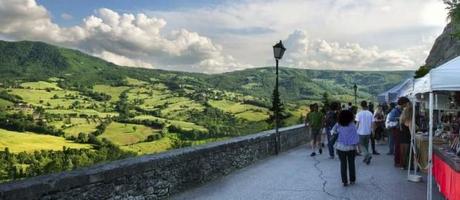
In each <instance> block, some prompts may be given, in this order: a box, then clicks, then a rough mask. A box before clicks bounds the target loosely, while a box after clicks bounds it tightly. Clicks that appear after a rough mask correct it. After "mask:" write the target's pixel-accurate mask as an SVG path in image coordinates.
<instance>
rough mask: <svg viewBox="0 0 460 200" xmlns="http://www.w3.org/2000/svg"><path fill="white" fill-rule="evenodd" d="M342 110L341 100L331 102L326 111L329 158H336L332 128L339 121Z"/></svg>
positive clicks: (325, 121) (325, 123)
mask: <svg viewBox="0 0 460 200" xmlns="http://www.w3.org/2000/svg"><path fill="white" fill-rule="evenodd" d="M339 111H340V103H339V102H331V104H330V105H329V110H328V111H327V112H326V116H325V117H324V128H325V129H326V135H327V138H326V139H327V147H328V150H329V158H330V159H334V157H335V152H334V146H333V145H334V143H333V142H332V141H331V134H330V132H331V130H332V128H333V127H334V125H335V124H336V123H337V119H338V114H339Z"/></svg>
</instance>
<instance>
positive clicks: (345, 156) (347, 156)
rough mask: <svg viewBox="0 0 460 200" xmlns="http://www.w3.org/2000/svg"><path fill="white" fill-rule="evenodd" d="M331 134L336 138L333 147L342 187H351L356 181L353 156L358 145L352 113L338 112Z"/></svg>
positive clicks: (346, 111)
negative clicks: (336, 155) (337, 161)
mask: <svg viewBox="0 0 460 200" xmlns="http://www.w3.org/2000/svg"><path fill="white" fill-rule="evenodd" d="M331 132H332V134H334V137H335V138H337V139H336V140H337V141H336V143H335V145H334V147H335V149H337V154H338V156H339V159H340V175H341V177H342V183H343V186H347V185H348V184H352V185H353V184H355V181H356V169H355V156H356V147H357V146H358V143H359V136H358V133H357V130H356V126H355V123H354V115H353V113H352V112H351V111H349V110H342V111H340V113H339V116H338V123H337V124H336V125H335V126H334V127H333V129H332V131H331ZM347 166H348V174H350V179H348V174H347Z"/></svg>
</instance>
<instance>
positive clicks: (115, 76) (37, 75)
mask: <svg viewBox="0 0 460 200" xmlns="http://www.w3.org/2000/svg"><path fill="white" fill-rule="evenodd" d="M0 52H1V54H0V82H1V81H14V80H27V81H37V80H47V79H48V78H51V77H58V78H62V79H64V80H66V85H67V86H68V87H91V86H92V85H94V84H111V85H122V84H123V81H124V80H125V79H126V77H130V78H136V79H139V80H144V81H152V80H155V81H160V82H164V83H166V85H168V86H170V87H172V88H174V87H178V86H181V85H189V86H192V87H194V88H195V89H198V88H201V89H206V88H215V89H220V90H225V91H231V92H238V93H242V94H246V95H252V96H256V97H262V98H269V97H270V95H271V93H272V90H273V87H274V79H275V72H274V68H273V67H264V68H254V69H246V70H242V71H234V72H227V73H222V74H200V73H189V72H176V71H166V70H159V69H143V68H131V67H123V66H118V65H115V64H113V63H111V62H107V61H105V60H102V59H100V58H96V57H93V56H90V55H87V54H85V53H82V52H80V51H77V50H71V49H66V48H62V47H57V46H53V45H49V44H46V43H43V42H30V41H20V42H5V41H0ZM412 75H413V72H412V71H394V72H387V71H372V72H365V71H331V70H308V69H296V68H281V69H280V92H281V95H282V98H283V99H285V100H288V101H296V100H304V99H320V98H321V96H322V94H323V93H325V92H327V93H329V94H330V95H332V96H333V97H336V98H339V99H350V96H352V95H353V90H352V86H353V85H354V84H355V83H356V84H357V85H358V88H359V96H360V97H363V98H372V96H375V95H376V94H378V93H380V92H382V91H384V90H386V89H388V88H390V87H392V86H393V85H396V84H397V83H399V82H401V81H402V80H404V79H406V78H408V77H412Z"/></svg>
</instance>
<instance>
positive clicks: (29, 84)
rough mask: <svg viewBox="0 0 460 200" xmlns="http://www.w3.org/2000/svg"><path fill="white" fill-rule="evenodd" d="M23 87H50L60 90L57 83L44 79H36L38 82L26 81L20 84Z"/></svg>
mask: <svg viewBox="0 0 460 200" xmlns="http://www.w3.org/2000/svg"><path fill="white" fill-rule="evenodd" d="M21 86H22V87H24V88H31V89H35V90H45V89H47V88H51V89H53V90H62V88H60V87H59V86H57V83H50V82H45V81H38V82H26V83H22V84H21Z"/></svg>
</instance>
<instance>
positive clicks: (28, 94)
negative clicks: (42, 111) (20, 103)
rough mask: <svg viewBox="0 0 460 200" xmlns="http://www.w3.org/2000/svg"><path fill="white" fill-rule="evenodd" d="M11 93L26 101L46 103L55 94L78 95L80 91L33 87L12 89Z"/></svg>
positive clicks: (61, 95) (62, 95) (60, 95)
mask: <svg viewBox="0 0 460 200" xmlns="http://www.w3.org/2000/svg"><path fill="white" fill-rule="evenodd" d="M9 93H11V94H15V95H18V96H20V97H21V98H22V99H23V100H24V101H26V102H27V103H31V104H40V101H43V102H44V103H46V101H49V100H50V99H51V98H53V96H54V95H57V96H59V97H64V96H65V95H66V94H72V95H78V92H75V91H62V90H61V91H50V92H47V91H46V90H32V89H12V90H11V92H9Z"/></svg>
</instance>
